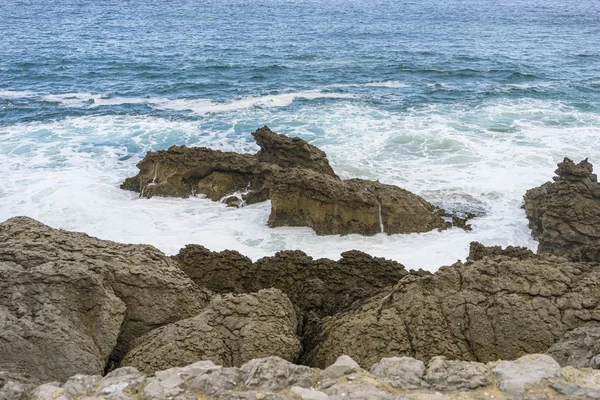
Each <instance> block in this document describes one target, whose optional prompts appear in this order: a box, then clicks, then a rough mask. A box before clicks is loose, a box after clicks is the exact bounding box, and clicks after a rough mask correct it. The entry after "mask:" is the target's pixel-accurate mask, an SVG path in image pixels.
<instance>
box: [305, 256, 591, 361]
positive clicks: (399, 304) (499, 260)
mask: <svg viewBox="0 0 600 400" xmlns="http://www.w3.org/2000/svg"><path fill="white" fill-rule="evenodd" d="M599 292H600V269H599V268H597V265H596V264H590V263H573V262H568V261H567V260H565V259H561V258H557V257H553V256H538V257H535V258H525V259H522V260H520V259H518V258H512V257H506V256H496V257H494V258H489V257H484V258H482V259H481V260H478V261H470V262H467V263H465V264H462V263H457V264H455V265H452V266H450V267H442V268H440V269H439V270H438V271H437V272H436V273H435V274H433V275H428V276H422V277H418V276H414V275H407V276H405V277H404V278H402V279H401V280H400V281H399V282H398V284H397V285H396V286H395V287H393V288H391V289H390V290H389V291H388V292H387V294H380V295H376V296H374V297H373V298H371V299H369V300H368V301H366V302H365V303H364V304H363V305H362V306H360V307H359V308H356V309H353V310H350V311H348V312H346V313H344V314H339V315H336V316H332V317H327V318H325V320H324V321H323V323H322V324H320V325H319V329H316V330H315V332H313V334H312V336H313V337H312V338H311V340H310V341H305V343H310V344H311V346H310V347H307V348H306V350H305V355H304V357H303V362H305V363H306V364H308V365H313V366H316V367H321V368H323V367H325V366H327V365H330V364H331V363H332V362H333V361H334V360H335V359H336V358H337V357H338V356H339V355H341V354H347V355H349V356H351V357H352V358H353V359H354V360H356V361H357V362H358V363H359V364H360V365H361V366H364V367H367V366H370V365H373V363H375V362H377V361H378V360H379V359H380V358H382V357H390V356H410V357H414V358H417V359H420V360H428V359H430V358H431V357H434V356H436V355H444V356H446V357H448V358H449V359H455V360H465V361H481V362H487V361H493V360H497V359H515V358H517V357H520V356H521V355H523V354H527V353H539V352H545V351H546V350H547V349H548V348H549V347H550V346H551V345H552V344H554V343H555V342H557V341H558V340H559V339H560V338H561V337H562V336H563V335H564V334H565V333H566V332H568V331H570V330H572V329H575V328H577V327H579V326H582V325H585V324H587V323H591V322H593V321H599V320H600V296H598V293H599Z"/></svg>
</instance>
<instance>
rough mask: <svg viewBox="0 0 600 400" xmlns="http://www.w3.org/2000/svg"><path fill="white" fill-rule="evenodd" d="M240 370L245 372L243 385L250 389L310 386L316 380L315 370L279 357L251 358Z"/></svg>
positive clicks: (275, 389) (276, 389)
mask: <svg viewBox="0 0 600 400" xmlns="http://www.w3.org/2000/svg"><path fill="white" fill-rule="evenodd" d="M241 370H242V371H243V372H244V373H245V374H246V380H245V382H244V386H245V387H247V388H250V389H258V388H261V389H266V390H274V391H279V390H283V389H285V388H287V387H290V386H299V387H303V388H310V387H313V386H315V385H316V383H317V380H318V373H317V371H316V370H314V369H312V368H309V367H306V366H302V365H296V364H292V363H291V362H289V361H286V360H283V359H281V358H279V357H267V358H262V359H256V360H251V361H249V362H247V363H246V364H244V365H243V366H242V368H241Z"/></svg>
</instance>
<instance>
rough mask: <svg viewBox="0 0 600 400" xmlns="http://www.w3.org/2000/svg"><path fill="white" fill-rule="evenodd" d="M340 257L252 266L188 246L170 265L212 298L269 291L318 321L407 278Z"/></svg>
mask: <svg viewBox="0 0 600 400" xmlns="http://www.w3.org/2000/svg"><path fill="white" fill-rule="evenodd" d="M341 256H342V257H341V258H340V260H338V261H332V260H329V259H318V260H314V259H313V258H312V257H309V256H307V255H306V253H304V252H302V251H281V252H278V253H277V254H275V256H273V257H264V258H261V259H260V260H258V261H256V262H254V263H253V262H252V260H250V259H249V258H248V257H245V256H243V255H241V254H240V253H238V252H236V251H230V250H225V251H222V252H212V251H210V250H208V249H206V248H204V247H202V246H198V245H187V246H186V247H185V248H183V249H181V250H180V251H179V254H177V255H176V256H173V259H174V260H175V261H177V262H178V264H179V265H180V266H181V268H182V269H183V271H185V273H186V274H188V276H189V277H190V278H192V280H193V281H194V282H196V284H197V285H198V286H201V287H206V288H208V289H210V290H212V291H214V292H217V293H228V292H234V293H250V292H256V291H258V290H260V289H266V288H271V287H274V288H277V289H280V290H281V291H282V292H283V293H285V294H286V295H287V296H288V297H289V298H290V300H291V301H292V303H293V304H294V305H295V306H296V308H297V309H298V310H299V311H300V312H302V313H307V312H313V313H315V314H316V315H318V316H319V317H323V316H326V315H333V314H335V313H338V312H341V311H346V310H347V309H349V308H350V307H351V306H352V305H356V304H359V303H360V302H362V301H363V300H366V299H368V298H369V297H372V296H374V295H375V294H377V293H379V292H380V291H381V290H382V289H384V288H386V287H389V286H391V285H394V284H396V282H398V280H400V278H402V277H403V276H405V275H407V274H408V272H406V270H405V269H404V266H403V265H402V264H399V263H397V262H395V261H391V260H386V259H384V258H379V257H372V256H370V255H368V254H365V253H363V252H360V251H356V250H354V251H348V252H345V253H342V254H341Z"/></svg>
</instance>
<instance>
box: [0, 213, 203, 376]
mask: <svg viewBox="0 0 600 400" xmlns="http://www.w3.org/2000/svg"><path fill="white" fill-rule="evenodd" d="M208 298H209V294H208V291H206V290H201V289H199V288H198V286H196V285H195V284H194V283H193V282H192V281H191V280H190V279H189V278H188V277H187V276H186V275H185V274H184V273H183V272H182V271H181V270H180V269H179V268H178V267H177V266H176V264H175V262H173V261H172V260H170V259H169V258H168V257H166V256H165V255H164V254H162V253H161V252H160V251H158V250H157V249H156V248H154V247H151V246H145V245H126V244H119V243H115V242H110V241H106V240H99V239H96V238H93V237H90V236H88V235H86V234H83V233H74V232H66V231H62V230H58V229H52V228H50V227H48V226H46V225H43V224H41V223H39V222H37V221H34V220H32V219H30V218H26V217H17V218H11V219H9V220H7V221H5V222H3V223H0V370H7V371H11V372H15V373H22V374H28V375H30V376H32V377H34V378H37V379H39V380H53V379H59V380H64V379H66V378H68V377H69V376H71V375H74V374H77V373H83V374H100V373H102V372H103V371H104V369H105V367H107V368H110V363H111V362H113V361H115V362H118V360H119V359H120V357H122V355H123V354H124V352H125V351H126V350H127V349H128V347H129V346H130V344H131V342H132V341H133V339H135V338H137V337H139V336H141V335H143V334H145V333H146V332H148V331H150V330H151V329H154V328H156V327H158V326H161V325H165V324H168V323H171V322H175V321H177V320H180V319H182V318H187V317H189V316H192V315H195V314H197V313H198V312H199V311H200V310H201V308H202V307H203V306H204V304H206V303H207V301H208Z"/></svg>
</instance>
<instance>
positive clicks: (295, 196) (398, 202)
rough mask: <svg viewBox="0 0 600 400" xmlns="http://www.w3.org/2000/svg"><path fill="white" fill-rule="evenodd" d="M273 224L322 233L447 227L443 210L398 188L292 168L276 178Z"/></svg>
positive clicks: (423, 230) (363, 232) (273, 187)
mask: <svg viewBox="0 0 600 400" xmlns="http://www.w3.org/2000/svg"><path fill="white" fill-rule="evenodd" d="M269 186H270V197H271V215H270V216H269V226H271V227H278V226H309V227H311V228H313V229H314V231H315V232H316V233H317V235H339V234H341V235H346V234H350V233H359V234H362V235H374V234H377V233H383V232H385V233H387V234H389V235H391V234H395V233H410V232H427V231H431V230H433V229H446V228H448V227H449V226H451V224H450V223H447V222H445V220H444V218H443V217H444V216H445V214H444V212H443V210H441V209H439V208H437V207H435V206H433V205H431V204H430V203H428V202H427V201H426V200H424V199H423V198H421V197H419V196H417V195H415V194H413V193H410V192H408V191H406V190H404V189H401V188H399V187H397V186H392V185H384V184H381V183H379V182H375V181H367V180H363V179H350V180H346V181H340V180H338V179H336V178H333V177H330V176H327V175H323V174H318V173H315V172H313V171H308V170H301V169H293V170H287V171H285V172H282V173H280V174H278V175H277V176H276V177H272V182H271V183H269Z"/></svg>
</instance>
